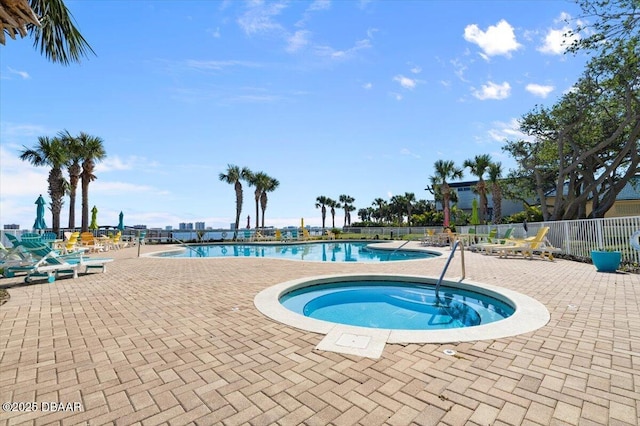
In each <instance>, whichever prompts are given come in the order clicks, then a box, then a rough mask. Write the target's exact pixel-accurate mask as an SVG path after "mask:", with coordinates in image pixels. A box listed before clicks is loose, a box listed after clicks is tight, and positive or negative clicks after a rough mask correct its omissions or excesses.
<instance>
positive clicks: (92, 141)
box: [75, 132, 107, 232]
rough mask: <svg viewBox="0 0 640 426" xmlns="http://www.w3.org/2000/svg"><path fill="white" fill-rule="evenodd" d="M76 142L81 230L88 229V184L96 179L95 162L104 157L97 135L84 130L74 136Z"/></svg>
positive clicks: (104, 153)
mask: <svg viewBox="0 0 640 426" xmlns="http://www.w3.org/2000/svg"><path fill="white" fill-rule="evenodd" d="M75 139H76V142H77V144H78V146H77V150H78V151H77V152H76V154H78V155H79V156H80V157H81V158H82V173H80V179H81V184H80V185H81V188H82V228H81V229H82V232H86V231H88V230H89V184H90V183H91V182H93V181H94V180H96V179H97V177H96V175H94V174H93V172H94V170H95V167H96V163H97V162H100V161H102V160H103V159H105V158H106V156H107V153H106V151H105V149H104V141H103V140H102V138H100V137H98V136H91V135H89V134H87V133H85V132H80V134H79V135H78V136H77V137H76V138H75Z"/></svg>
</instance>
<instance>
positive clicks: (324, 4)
mask: <svg viewBox="0 0 640 426" xmlns="http://www.w3.org/2000/svg"><path fill="white" fill-rule="evenodd" d="M330 8H331V0H314V2H313V3H311V5H310V6H309V8H308V9H307V10H327V9H330Z"/></svg>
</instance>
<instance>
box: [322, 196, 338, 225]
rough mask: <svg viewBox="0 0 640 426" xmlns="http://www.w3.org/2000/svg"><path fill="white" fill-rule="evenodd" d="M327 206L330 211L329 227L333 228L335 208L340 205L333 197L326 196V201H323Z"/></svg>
mask: <svg viewBox="0 0 640 426" xmlns="http://www.w3.org/2000/svg"><path fill="white" fill-rule="evenodd" d="M325 204H326V205H327V206H329V208H330V212H331V228H335V227H336V208H339V207H340V205H339V204H338V202H337V201H336V200H334V199H331V198H327V201H326V203H325Z"/></svg>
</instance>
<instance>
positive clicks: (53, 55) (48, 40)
mask: <svg viewBox="0 0 640 426" xmlns="http://www.w3.org/2000/svg"><path fill="white" fill-rule="evenodd" d="M0 20H1V21H3V22H4V23H6V25H3V27H4V31H2V32H1V33H0V43H1V44H5V37H4V32H5V31H6V32H7V34H8V35H9V37H11V38H14V39H15V38H16V36H17V35H19V36H20V37H25V36H26V35H27V34H30V35H31V36H32V37H33V39H34V46H38V45H39V46H40V53H41V54H43V55H45V56H46V58H47V59H48V60H50V61H51V62H57V63H60V64H62V65H69V63H71V62H80V57H81V56H87V54H88V53H89V52H91V53H93V54H95V52H94V51H93V49H91V46H89V43H87V41H86V40H85V39H84V37H82V34H80V32H79V31H78V29H77V28H76V27H75V25H74V24H73V17H72V16H71V13H70V12H69V9H67V7H66V6H65V4H64V2H63V1H62V0H15V1H3V2H2V7H0Z"/></svg>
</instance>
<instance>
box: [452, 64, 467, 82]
mask: <svg viewBox="0 0 640 426" xmlns="http://www.w3.org/2000/svg"><path fill="white" fill-rule="evenodd" d="M450 62H451V65H453V73H454V74H455V75H456V76H457V77H458V78H459V79H460V81H463V82H465V83H468V82H469V80H467V79H466V78H465V76H464V72H465V71H466V70H467V66H466V65H465V64H463V63H462V62H461V61H460V60H459V59H452V60H451V61H450Z"/></svg>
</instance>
